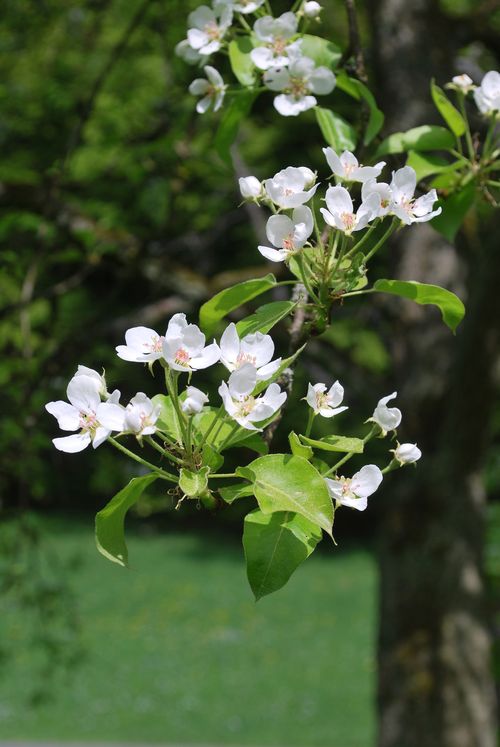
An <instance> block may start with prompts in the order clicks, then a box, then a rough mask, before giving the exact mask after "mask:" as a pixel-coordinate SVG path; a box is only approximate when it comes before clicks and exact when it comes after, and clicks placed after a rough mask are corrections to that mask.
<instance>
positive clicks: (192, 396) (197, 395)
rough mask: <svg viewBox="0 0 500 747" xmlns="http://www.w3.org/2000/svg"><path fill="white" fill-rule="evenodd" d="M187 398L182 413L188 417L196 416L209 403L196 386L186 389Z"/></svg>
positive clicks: (182, 406)
mask: <svg viewBox="0 0 500 747" xmlns="http://www.w3.org/2000/svg"><path fill="white" fill-rule="evenodd" d="M186 394H187V397H186V399H185V400H184V402H183V403H182V404H181V409H182V412H185V413H186V415H196V414H197V413H198V412H201V411H202V410H203V405H206V404H207V402H208V397H207V395H206V394H204V393H203V392H202V391H200V390H199V389H197V388H196V387H195V386H188V387H187V389H186Z"/></svg>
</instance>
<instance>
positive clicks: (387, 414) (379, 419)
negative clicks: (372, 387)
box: [369, 392, 402, 435]
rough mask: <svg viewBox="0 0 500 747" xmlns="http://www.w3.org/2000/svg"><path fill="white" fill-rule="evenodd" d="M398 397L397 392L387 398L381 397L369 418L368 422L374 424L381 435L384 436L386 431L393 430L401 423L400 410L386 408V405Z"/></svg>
mask: <svg viewBox="0 0 500 747" xmlns="http://www.w3.org/2000/svg"><path fill="white" fill-rule="evenodd" d="M397 396H398V393H397V392H393V393H392V394H388V395H387V397H382V399H381V400H379V402H378V405H377V406H376V408H375V410H374V412H373V415H372V417H371V418H369V421H371V422H373V423H376V424H377V425H378V426H380V428H381V429H382V433H383V434H384V435H385V434H386V433H387V431H393V430H395V429H396V428H397V427H398V425H399V424H400V423H401V417H402V416H401V410H398V408H397V407H387V403H388V402H390V401H391V399H394V398H395V397H397Z"/></svg>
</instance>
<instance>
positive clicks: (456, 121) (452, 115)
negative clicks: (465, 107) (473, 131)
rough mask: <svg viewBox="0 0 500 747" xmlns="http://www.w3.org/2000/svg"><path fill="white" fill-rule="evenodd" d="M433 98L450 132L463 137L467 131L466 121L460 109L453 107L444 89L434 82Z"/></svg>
mask: <svg viewBox="0 0 500 747" xmlns="http://www.w3.org/2000/svg"><path fill="white" fill-rule="evenodd" d="M431 96H432V100H433V101H434V103H435V105H436V108H437V110H438V112H439V113H440V114H441V116H442V118H443V119H444V121H445V122H446V124H447V125H448V127H449V128H450V130H451V131H452V132H453V133H454V134H455V135H456V136H457V137H461V136H462V135H463V134H464V132H465V130H466V125H465V120H464V118H463V117H462V115H461V114H460V112H459V111H458V109H456V108H455V107H454V106H453V104H452V103H451V101H450V100H449V98H448V96H447V95H446V94H445V92H444V91H443V89H442V88H440V87H439V86H437V85H436V84H435V83H434V81H431Z"/></svg>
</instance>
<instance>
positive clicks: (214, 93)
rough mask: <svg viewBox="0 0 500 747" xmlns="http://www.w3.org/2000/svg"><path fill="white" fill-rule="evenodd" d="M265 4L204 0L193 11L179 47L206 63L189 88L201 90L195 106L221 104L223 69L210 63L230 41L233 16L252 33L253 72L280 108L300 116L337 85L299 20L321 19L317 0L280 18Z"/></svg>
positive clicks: (194, 60)
mask: <svg viewBox="0 0 500 747" xmlns="http://www.w3.org/2000/svg"><path fill="white" fill-rule="evenodd" d="M263 4H264V0H260V1H253V0H247V1H246V2H240V3H234V2H228V1H226V0H213V3H212V7H209V6H207V5H202V6H200V7H199V8H197V9H196V10H195V11H193V12H192V13H190V15H189V17H188V31H187V38H186V39H183V40H182V41H180V42H179V43H178V45H177V47H176V53H177V54H178V55H179V56H180V57H182V58H183V59H184V60H185V61H186V62H188V63H190V64H200V65H203V66H204V70H205V75H206V78H197V79H196V80H194V81H193V82H192V83H191V85H190V87H189V91H190V93H191V94H193V95H194V96H202V99H201V100H200V101H199V102H198V104H197V107H196V109H197V111H198V112H199V113H203V112H206V111H207V110H208V109H209V107H210V105H212V107H213V109H214V111H217V110H218V109H220V107H221V106H222V102H223V99H224V96H225V94H226V91H227V85H226V84H225V83H224V81H223V78H222V76H221V75H220V73H219V72H218V71H217V70H216V69H215V68H214V67H212V66H211V65H207V64H206V63H207V62H208V61H209V59H210V56H211V55H213V54H215V53H217V52H219V51H220V50H221V49H223V48H224V47H225V46H226V45H227V44H228V42H229V37H230V31H231V26H232V23H233V21H234V20H235V18H236V20H238V21H239V22H240V24H241V25H242V26H243V29H244V30H245V32H248V34H249V36H248V39H249V40H250V42H251V45H252V49H251V51H250V53H249V63H250V65H251V66H253V68H254V72H255V75H256V76H257V75H260V76H262V82H263V84H264V86H265V87H266V88H268V89H269V90H270V91H273V92H276V93H277V94H278V95H277V96H275V98H274V106H275V108H276V110H277V111H278V112H279V113H280V114H282V115H283V116H285V117H288V116H297V115H298V114H300V112H303V111H306V110H307V109H311V108H312V107H313V106H316V104H317V99H316V96H318V95H319V96H322V95H326V94H329V93H331V92H332V91H333V89H334V87H335V83H336V79H335V75H334V74H333V72H332V71H331V70H330V69H329V68H327V67H325V66H323V65H319V66H318V65H316V63H315V62H314V60H312V59H311V58H310V57H308V56H307V55H306V54H304V53H303V51H302V36H301V34H300V32H299V25H300V23H301V21H302V20H304V21H308V20H309V19H312V18H314V19H318V17H319V14H320V12H321V6H320V5H319V3H317V2H304V3H303V4H302V6H301V7H300V8H299V9H298V11H297V12H292V11H287V12H285V13H282V14H281V15H280V16H279V17H278V18H274V17H273V16H271V15H268V14H267V13H266V12H265V10H263V8H262V6H263ZM251 14H255V15H257V16H258V17H257V18H256V20H255V21H254V24H253V28H252V29H251V28H250V26H249V25H248V21H247V20H245V17H246V16H250V15H251Z"/></svg>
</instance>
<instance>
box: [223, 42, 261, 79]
mask: <svg viewBox="0 0 500 747" xmlns="http://www.w3.org/2000/svg"><path fill="white" fill-rule="evenodd" d="M252 49H253V44H252V42H251V40H250V37H248V36H240V37H238V38H237V39H234V40H233V41H231V42H229V62H230V63H231V69H232V71H233V73H234V75H235V77H236V78H237V79H238V81H239V82H240V83H241V85H242V86H252V85H253V84H254V82H255V65H254V64H253V62H252V58H251V57H250V52H251V51H252Z"/></svg>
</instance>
